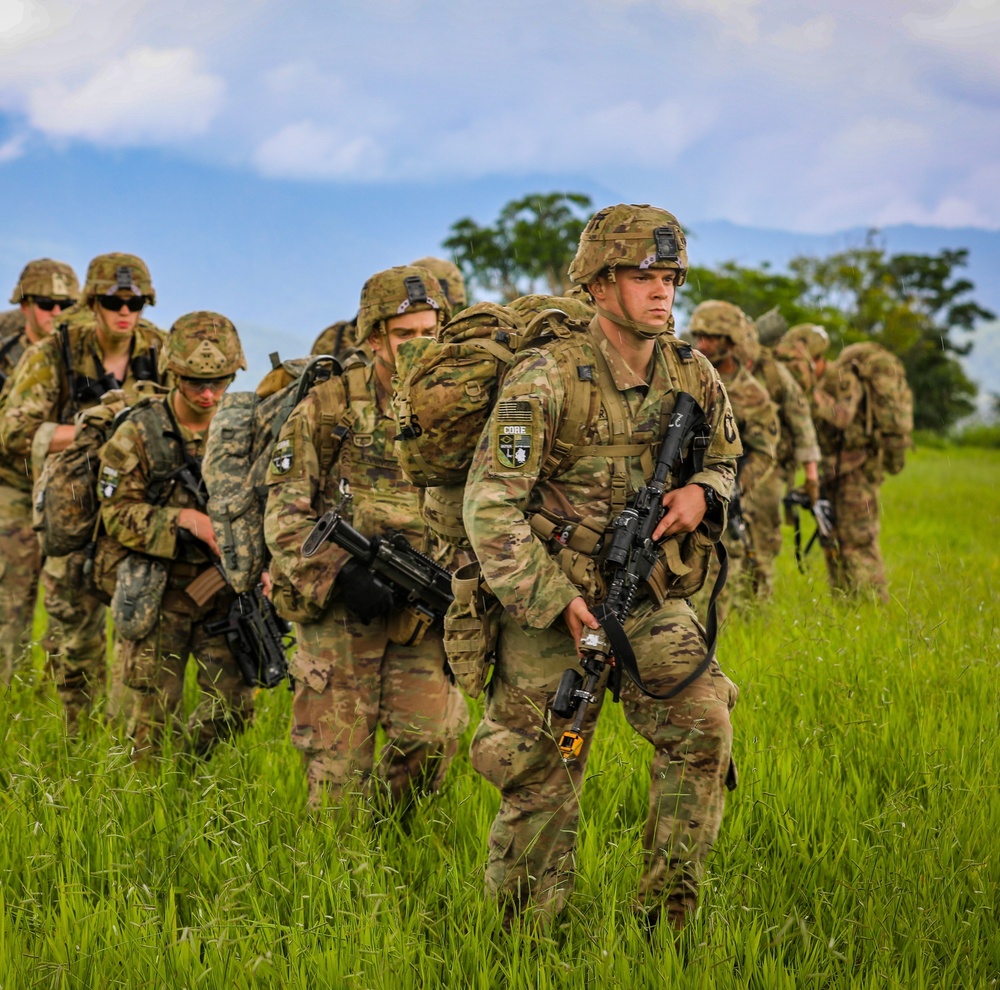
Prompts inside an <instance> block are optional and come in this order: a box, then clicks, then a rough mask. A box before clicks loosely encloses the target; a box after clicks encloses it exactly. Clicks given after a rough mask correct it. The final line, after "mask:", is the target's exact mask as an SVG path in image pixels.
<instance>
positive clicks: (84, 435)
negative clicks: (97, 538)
mask: <svg viewBox="0 0 1000 990" xmlns="http://www.w3.org/2000/svg"><path fill="white" fill-rule="evenodd" d="M128 408H129V407H128V404H127V403H126V400H125V393H124V392H122V391H121V390H119V389H112V390H110V391H107V392H105V393H104V394H103V395H102V396H101V401H100V402H99V403H98V404H97V405H96V406H91V407H90V408H89V409H85V410H84V411H83V412H82V413H80V414H79V415H78V416H77V421H76V433H75V434H74V436H73V440H72V442H71V443H70V444H69V446H68V447H65V448H64V449H63V450H60V451H58V452H57V453H55V454H49V456H48V457H46V458H45V464H44V466H43V467H42V470H41V472H40V473H39V475H38V477H37V478H36V479H35V483H34V487H33V489H32V499H31V502H32V510H31V517H32V518H31V525H32V528H33V529H34V530H35V532H36V533H37V534H38V542H39V545H40V546H41V550H42V555H43V556H46V557H62V556H65V555H66V554H68V553H73V552H74V551H76V550H82V549H83V548H84V547H86V546H87V544H88V543H90V542H91V541H92V540H93V539H94V533H95V531H96V528H97V522H98V518H99V515H100V504H99V502H98V499H97V468H98V463H99V459H100V451H101V448H102V447H103V446H104V444H105V443H107V441H108V440H109V439H111V436H112V434H113V433H114V431H115V429H116V428H117V426H118V425H119V423H120V422H121V421H122V420H123V419H124V416H125V415H126V414H127V413H126V411H127V410H128Z"/></svg>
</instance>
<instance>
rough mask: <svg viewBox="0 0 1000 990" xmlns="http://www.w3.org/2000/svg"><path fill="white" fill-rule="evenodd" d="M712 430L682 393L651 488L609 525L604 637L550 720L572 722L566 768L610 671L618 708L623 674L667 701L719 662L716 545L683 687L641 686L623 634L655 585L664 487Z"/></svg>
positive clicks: (680, 477) (584, 647)
mask: <svg viewBox="0 0 1000 990" xmlns="http://www.w3.org/2000/svg"><path fill="white" fill-rule="evenodd" d="M708 439H709V436H708V422H707V420H706V417H705V413H704V411H703V410H702V408H701V406H699V405H698V403H697V402H696V401H695V399H694V397H693V396H691V395H689V394H688V393H687V392H681V393H680V394H679V395H678V397H677V404H676V405H675V406H674V410H673V412H672V413H671V415H670V423H669V425H668V428H667V433H666V436H664V438H663V443H662V445H661V447H660V453H659V456H658V458H657V461H656V468H655V471H654V473H653V480H652V481H651V482H650V483H649V484H648V485H645V486H644V487H643V488H641V489H639V491H638V492H637V493H636V496H635V499H634V500H633V502H632V504H631V505H630V506H628V507H627V508H626V509H624V510H623V511H622V513H621V514H620V515H619V516H618V518H617V519H615V520H614V522H613V523H612V525H611V537H610V539H611V544H610V547H609V548H608V551H607V554H606V557H605V560H606V563H607V565H609V566H610V567H611V568H612V570H611V574H610V578H609V581H608V594H607V597H606V598H605V599H604V601H603V602H602V603H601V604H600V605H598V606H597V607H596V608H595V609H594V618H596V619H597V621H598V622H599V623H600V625H601V628H600V629H584V631H583V635H582V636H581V638H580V652H581V653H582V659H581V661H580V666H581V667H582V668H583V669H584V671H585V673H586V675H587V676H586V678H584V677H583V676H581V674H580V673H579V672H578V671H577V670H576V668H573V667H571V668H569V669H568V670H565V671H563V675H562V678H561V679H560V681H559V687H558V689H557V690H556V695H555V698H554V699H553V702H552V712H553V714H555V715H557V716H558V717H559V718H572V719H573V722H572V724H571V725H570V727H569V728H568V729H566V730H564V731H563V734H562V735H561V736H560V738H559V742H558V746H559V752H560V754H561V755H562V758H563V762H564V763H572V762H573V761H574V760H575V759H576V758H577V757H578V756H579V755H580V752H581V751H582V749H583V735H582V734H581V729H582V728H583V722H584V718H585V717H586V714H587V710H588V709H589V708H590V706H591V705H594V704H596V702H597V700H598V692H597V687H598V684H599V682H600V680H601V676H602V674H603V673H604V668H605V667H606V666H608V665H610V666H611V668H612V670H611V675H610V677H609V681H611V687H612V692H613V693H612V697H613V700H614V701H618V700H619V697H620V694H621V672H622V670H624V671H625V673H627V674H628V675H629V678H630V679H631V680H632V682H633V683H634V684H635V685H636V687H637V688H639V690H640V691H642V692H643V694H645V695H647V697H650V698H655V699H657V700H659V701H666V700H668V699H670V698H673V697H675V696H676V695H678V694H680V693H681V691H684V690H685V689H686V688H687V687H688V686H689V685H690V684H692V683H693V682H694V681H695V680H697V678H699V677H700V676H701V675H702V674H703V673H704V672H705V671H706V670H707V669H708V667H709V665H710V664H711V663H712V660H713V659H714V657H715V642H716V638H717V634H718V620H717V616H716V609H715V603H716V599H717V598H718V596H719V593H720V592H721V591H722V588H723V586H724V585H725V583H726V575H727V573H728V558H727V556H726V550H725V547H724V546H723V545H722V544H721V543H717V544H716V552H717V553H718V555H719V564H720V568H719V577H718V579H717V580H716V582H715V587H714V588H713V589H712V596H711V599H710V601H709V606H708V622H707V625H706V630H707V635H708V648H707V650H706V653H705V658H704V659H703V660H702V661H701V663H699V664H698V666H697V667H696V668H695V670H693V671H692V672H691V673H690V674H689V675H688V676H687V677H685V678H684V680H683V681H681V682H680V684H677V685H676V686H675V687H673V688H671V689H670V690H669V691H667V692H666V694H655V693H653V692H652V691H650V690H649V689H648V688H647V687H646V686H645V684H643V682H642V676H641V675H640V673H639V667H638V664H637V663H636V659H635V652H634V651H633V649H632V645H631V643H629V640H628V636H627V635H626V634H625V630H624V628H623V624H624V622H625V620H626V619H627V618H628V616H629V614H630V612H631V610H632V605H633V602H634V601H635V596H636V593H637V592H638V591H639V588H640V587H641V585H642V584H643V583H644V582H645V581H646V579H647V578H648V577H649V575H650V572H651V571H652V569H653V566H654V565H655V564H656V561H657V560H658V559H659V548H658V546H657V545H656V543H654V542H653V540H652V534H653V531H654V530H655V529H656V527H657V525H658V523H659V522H660V520H661V519H662V518H663V494H664V492H665V491H666V490H667V488H666V482H667V477H668V475H670V474H674V480H675V481H676V485H675V486H674V487H681V486H682V483H683V481H684V480H685V479H686V478H688V477H690V476H691V474H694V473H695V470H694V464H693V462H694V461H695V460H696V459H697V457H698V453H700V452H703V451H704V449H705V447H707V446H708Z"/></svg>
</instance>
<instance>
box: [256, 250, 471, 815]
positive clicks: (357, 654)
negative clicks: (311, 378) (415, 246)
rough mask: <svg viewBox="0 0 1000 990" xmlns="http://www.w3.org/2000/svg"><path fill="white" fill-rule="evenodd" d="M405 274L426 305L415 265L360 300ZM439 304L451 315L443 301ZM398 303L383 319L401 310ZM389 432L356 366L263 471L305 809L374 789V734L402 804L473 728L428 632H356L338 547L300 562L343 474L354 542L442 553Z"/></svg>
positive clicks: (391, 794)
mask: <svg viewBox="0 0 1000 990" xmlns="http://www.w3.org/2000/svg"><path fill="white" fill-rule="evenodd" d="M406 276H417V277H420V278H422V279H423V280H424V284H425V285H426V286H427V287H428V291H427V294H428V297H429V298H430V299H433V298H434V296H435V293H434V292H433V291H432V290H431V289H430V286H431V285H433V284H434V280H433V278H432V276H431V275H430V273H428V272H426V271H425V270H424V269H420V268H412V267H410V268H396V269H391V270H390V271H389V272H388V273H380V275H376V276H373V278H372V279H369V282H368V283H366V286H365V292H366V293H370V292H373V291H374V290H373V289H372V288H371V287H372V286H373V283H374V285H375V288H376V289H377V288H378V287H379V285H381V284H382V283H383V282H386V281H387V283H388V286H387V288H386V287H385V286H384V285H383V288H384V289H385V290H386V291H387V292H389V293H390V294H392V292H393V291H395V293H396V294H397V295H398V293H399V290H400V286H401V285H402V279H403V278H404V277H406ZM380 279H382V282H380V281H379V280H380ZM406 298H407V297H406V293H405V292H404V293H403V294H402V299H403V300H406ZM439 298H440V299H441V303H442V305H441V312H442V313H443V314H444V316H445V319H446V318H447V312H448V310H447V303H446V301H445V300H444V297H443V296H439ZM397 302H398V299H397V300H395V301H393V304H392V307H391V309H389V310H388V312H391V313H396V312H397V309H396V303H397ZM434 306H435V308H437V307H438V303H437V302H435V303H434ZM405 308H406V307H401V308H400V309H399V310H398V312H400V313H401V312H403V310H404V309H405ZM420 308H427V306H426V304H421V306H420ZM367 310H368V307H367V306H366V295H365V294H363V295H362V310H361V316H360V319H359V325H360V327H361V332H362V334H363V335H364V336H365V338H366V339H367V337H368V335H369V333H370V332H371V331H372V329H373V324H374V323H381V322H382V321H383V320H384V318H385V317H378V318H376V319H375V320H374V321H373V320H372V319H371V317H370V315H369V314H368V311H367ZM441 322H443V320H440V319H439V325H440V323H441ZM335 427H336V430H335V429H334V428H335ZM396 432H397V427H396V423H395V420H394V419H393V418H392V415H391V408H390V402H389V396H388V395H387V394H385V393H384V392H383V389H382V387H381V385H380V383H379V380H378V376H377V375H376V370H375V368H374V366H372V365H365V364H362V363H360V362H357V361H355V362H352V363H350V364H349V366H348V367H347V370H346V371H345V372H344V374H343V375H342V376H341V377H339V378H334V379H331V380H330V381H328V382H323V383H321V384H319V385H316V386H315V387H314V388H313V389H312V390H311V391H310V393H309V394H308V396H307V397H306V398H305V399H304V400H303V401H302V403H301V404H300V405H299V406H297V407H296V409H295V410H294V411H293V412H292V414H291V415H290V416H289V418H288V420H287V421H286V423H285V425H284V427H283V429H282V431H281V434H280V436H279V439H278V442H277V444H276V445H275V453H274V457H273V461H272V466H271V471H270V473H269V476H268V485H269V486H270V491H269V496H268V503H267V511H266V515H265V536H266V539H267V545H268V548H269V549H270V551H271V555H272V558H271V575H272V578H273V580H274V582H275V603H276V605H277V606H278V609H279V611H282V612H284V614H286V615H288V616H291V617H293V618H297V619H299V620H300V621H299V625H298V631H297V637H296V639H297V652H296V655H295V657H294V658H293V659H292V661H291V664H290V671H291V674H292V676H293V677H294V678H295V698H294V701H293V703H292V711H293V722H292V743H293V745H295V746H296V747H297V748H298V749H299V750H301V751H302V754H303V758H304V761H305V766H306V773H307V777H308V782H309V795H310V802H311V803H312V804H313V805H314V806H318V805H321V804H322V803H323V802H324V801H325V800H329V801H330V802H332V803H335V804H339V803H342V802H349V801H350V800H352V799H353V798H355V797H356V796H357V795H358V794H359V793H368V792H370V790H371V778H372V775H373V772H374V769H375V732H376V728H377V727H378V726H379V725H381V726H382V728H383V729H384V730H385V733H386V737H387V739H386V747H385V749H384V751H383V753H382V756H381V761H380V765H379V777H380V779H381V783H382V784H384V787H385V790H386V792H387V796H388V798H389V800H390V801H392V802H396V801H399V800H400V799H401V798H404V797H405V796H407V795H408V794H409V793H410V792H411V790H412V789H413V788H414V786H416V785H418V784H419V785H422V786H423V787H425V788H428V789H432V790H433V789H435V788H437V787H438V786H439V785H440V783H441V781H442V780H443V778H444V775H445V772H446V770H447V768H448V765H449V763H450V762H451V759H452V758H453V756H454V754H455V752H456V751H457V748H458V738H459V736H460V735H461V734H462V731H463V730H464V728H465V726H466V724H467V722H468V712H467V709H466V707H465V701H464V699H463V698H462V695H461V693H460V692H459V690H458V688H457V687H455V686H454V685H453V684H452V683H451V682H450V680H449V678H448V676H447V674H446V673H445V654H444V646H443V643H442V639H441V634H440V633H439V632H438V631H437V630H436V629H430V630H428V631H427V632H426V634H425V635H424V637H423V639H422V640H421V641H420V642H419V643H418V644H417V645H414V646H404V645H400V642H401V641H404V642H405V640H406V638H408V637H406V636H404V635H399V631H400V628H401V626H402V624H403V623H404V622H405V617H406V614H407V613H402V612H398V611H393V612H391V613H390V614H388V615H385V616H376V617H374V618H372V619H371V621H370V622H369V623H367V624H365V623H363V622H362V621H361V619H360V618H359V617H358V615H357V614H356V613H355V612H354V611H353V610H352V609H349V608H348V607H347V605H346V604H344V602H343V601H342V600H341V599H340V597H339V595H341V594H343V593H344V592H343V588H342V587H341V585H340V584H338V583H337V582H338V576H339V575H340V573H341V571H342V569H343V568H344V565H345V564H347V563H348V561H349V560H350V555H349V554H347V552H346V551H344V550H341V549H340V548H339V547H337V546H336V545H335V544H333V543H328V544H326V545H325V546H324V547H323V548H322V549H321V550H320V551H319V552H318V553H317V554H316V555H315V556H314V557H311V558H309V559H305V558H303V557H302V556H301V552H300V551H301V547H302V544H303V542H304V540H305V538H306V537H307V536H308V535H309V532H310V531H311V529H312V528H313V525H314V524H315V522H316V520H317V518H318V517H319V515H320V514H322V512H324V511H326V510H327V509H330V508H333V507H334V506H335V505H336V504H337V503H338V502H339V500H340V492H341V490H342V487H341V486H342V482H341V479H345V481H346V485H347V487H348V488H349V490H350V491H351V493H352V494H353V500H352V501H353V505H352V512H353V525H354V526H355V528H357V529H358V530H359V531H360V532H361V533H362V534H363V535H365V536H369V537H371V536H375V535H383V534H385V533H387V532H389V531H390V530H395V531H398V532H401V533H403V534H404V535H405V536H406V538H407V539H408V540H409V541H410V543H411V545H413V546H414V547H416V548H418V549H424V550H426V551H427V552H430V553H432V554H433V555H435V556H438V557H440V556H442V554H443V552H444V550H443V548H442V547H441V546H439V545H438V544H437V543H436V542H435V541H433V540H431V539H430V537H429V535H428V533H427V531H426V529H425V527H424V524H423V523H422V522H421V516H420V491H419V489H417V488H415V487H414V486H413V485H410V484H408V483H407V482H406V481H405V480H404V478H403V476H402V472H401V470H400V468H399V463H398V460H397V458H396V455H395V452H394V442H393V437H394V436H395V434H396ZM335 585H336V587H335ZM296 597H297V598H298V599H299V600H304V601H305V602H308V603H309V606H310V608H309V609H308V610H307V611H306V612H305V613H300V612H299V611H298V610H297V609H292V608H290V607H288V603H289V600H290V599H293V598H296ZM306 615H309V616H311V618H309V619H307V618H306ZM317 616H318V617H317Z"/></svg>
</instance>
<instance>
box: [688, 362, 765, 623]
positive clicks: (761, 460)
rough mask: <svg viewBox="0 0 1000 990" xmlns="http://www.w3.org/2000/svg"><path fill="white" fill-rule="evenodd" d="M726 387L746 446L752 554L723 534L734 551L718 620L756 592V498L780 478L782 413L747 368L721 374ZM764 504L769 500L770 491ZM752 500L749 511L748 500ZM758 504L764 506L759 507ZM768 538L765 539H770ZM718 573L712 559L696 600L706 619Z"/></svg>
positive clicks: (743, 492) (743, 473)
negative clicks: (778, 457) (777, 468)
mask: <svg viewBox="0 0 1000 990" xmlns="http://www.w3.org/2000/svg"><path fill="white" fill-rule="evenodd" d="M720 377H721V378H722V381H723V384H724V385H725V386H726V392H727V394H728V395H729V401H730V403H731V404H732V407H733V415H734V417H735V418H736V426H737V427H738V429H739V433H740V440H741V441H742V443H743V457H742V458H741V459H740V473H739V485H740V498H741V503H742V508H743V521H744V523H745V524H746V527H747V531H748V535H749V538H750V540H749V542H750V551H749V553H748V550H747V547H746V546H745V545H744V543H743V542H742V541H741V540H739V539H735V538H734V537H733V536H731V535H730V533H728V532H727V533H726V534H725V535H724V536H723V542H724V543H725V545H726V549H727V550H728V551H729V580H728V581H727V582H726V587H725V590H724V591H723V593H722V595H721V596H720V598H719V602H718V611H719V620H720V621H722V619H723V618H724V617H725V616H726V614H727V613H728V612H729V611H730V610H731V609H732V608H734V607H736V606H737V605H739V604H741V603H742V602H744V601H746V600H748V599H749V598H750V597H751V596H752V594H753V593H754V589H753V562H752V561H751V560H750V559H749V557H750V555H751V554H752V555H753V556H754V557H756V554H757V548H758V543H759V541H758V537H757V528H758V525H759V514H758V515H755V514H754V512H753V508H754V507H755V503H754V501H753V500H754V498H755V496H756V495H757V494H758V490H759V489H761V487H762V486H765V485H767V483H768V482H769V481H770V479H771V478H772V476H773V475H774V474H775V456H776V454H777V450H778V437H779V428H778V413H777V411H776V410H775V407H774V403H773V402H771V399H770V396H768V394H767V391H766V389H765V388H764V386H763V385H761V384H760V382H758V381H757V379H756V378H754V377H753V375H751V374H750V372H749V371H747V369H746V368H739V369H738V370H737V371H736V372H735V373H733V374H728V375H726V374H722V375H720ZM761 494H762V501H763V502H764V503H765V505H766V502H767V495H766V488H765V489H764V492H762V493H761ZM744 500H748V501H749V509H748V505H747V501H744ZM757 505H758V506H759V503H757ZM765 539H766V537H765ZM718 572H719V562H718V560H717V559H716V558H715V557H714V556H713V557H712V559H711V561H710V565H709V573H708V578H707V579H706V581H705V584H704V586H703V587H702V589H701V591H700V592H699V593H698V595H697V597H696V599H695V606H696V608H697V611H698V615H700V616H704V615H705V613H706V610H707V608H708V599H709V594H710V592H711V590H712V587H713V585H714V584H715V578H716V576H717V575H718Z"/></svg>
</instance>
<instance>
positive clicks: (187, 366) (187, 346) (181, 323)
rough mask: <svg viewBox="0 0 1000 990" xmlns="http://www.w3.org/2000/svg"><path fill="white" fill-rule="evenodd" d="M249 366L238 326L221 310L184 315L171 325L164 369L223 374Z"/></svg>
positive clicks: (210, 375)
mask: <svg viewBox="0 0 1000 990" xmlns="http://www.w3.org/2000/svg"><path fill="white" fill-rule="evenodd" d="M246 366H247V363H246V360H245V359H244V357H243V347H242V346H241V344H240V338H239V335H238V334H237V333H236V327H234V326H233V324H232V323H231V322H230V321H229V320H227V319H226V318H225V317H224V316H222V315H220V314H219V313H209V312H206V311H200V312H197V313H188V314H187V315H186V316H182V317H181V318H180V319H179V320H177V322H176V323H175V324H174V325H173V326H172V327H171V328H170V333H169V335H168V336H167V341H166V344H165V345H164V347H163V359H162V363H161V369H160V370H161V371H172V372H173V373H174V374H176V375H184V376H185V377H187V378H222V377H223V376H225V375H234V374H236V372H237V371H238V370H239V369H240V368H243V369H244V370H245V369H246Z"/></svg>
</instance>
